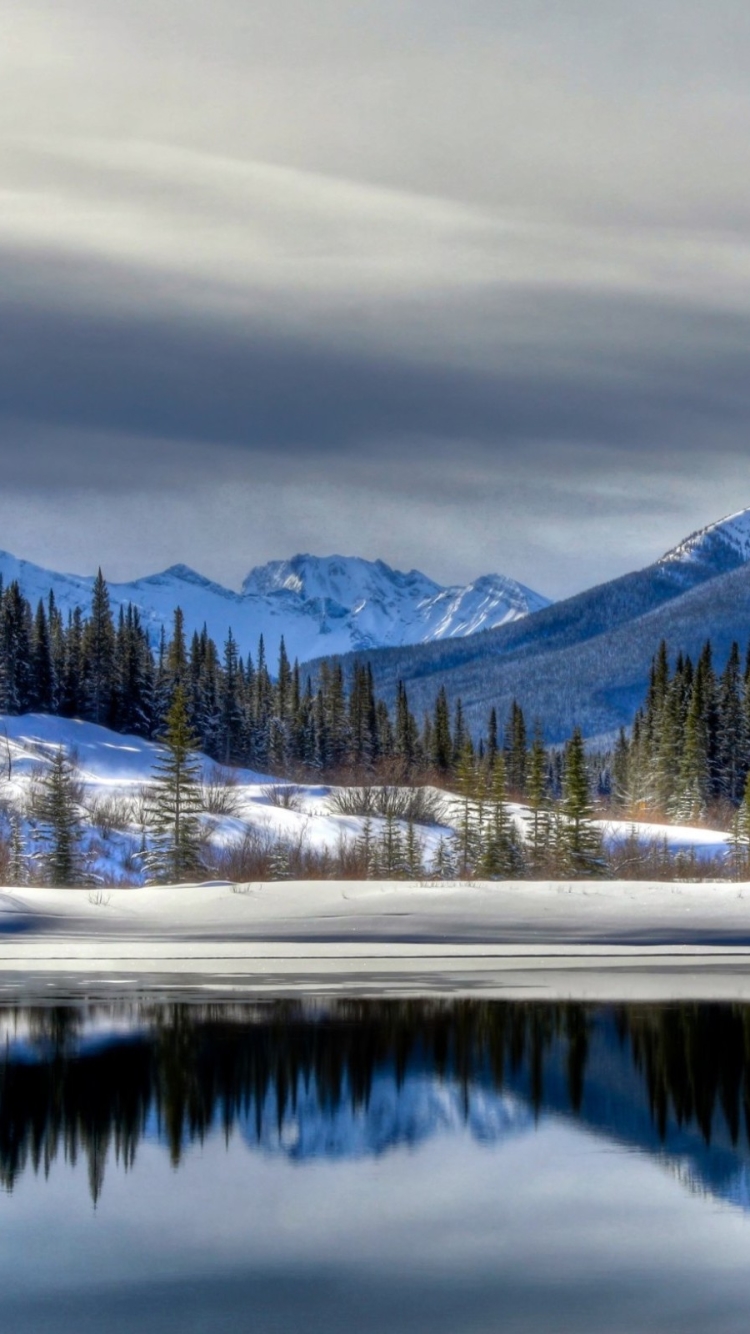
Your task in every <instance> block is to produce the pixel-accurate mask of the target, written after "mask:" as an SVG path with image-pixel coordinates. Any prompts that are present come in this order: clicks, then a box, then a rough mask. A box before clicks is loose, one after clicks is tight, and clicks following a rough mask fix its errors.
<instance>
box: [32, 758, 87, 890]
mask: <svg viewBox="0 0 750 1334" xmlns="http://www.w3.org/2000/svg"><path fill="white" fill-rule="evenodd" d="M79 805H80V794H79V784H78V778H77V774H76V769H75V765H74V764H73V763H72V761H71V760H70V758H69V757H68V755H66V753H65V750H64V749H63V747H62V746H60V747H59V748H58V749H57V750H56V751H55V752H54V754H53V755H52V758H51V760H50V762H49V766H48V767H47V769H45V770H44V772H43V774H42V776H41V779H40V784H39V791H38V794H37V797H36V800H35V805H34V816H35V819H36V830H35V836H36V840H37V842H38V843H39V844H40V850H39V852H38V853H37V854H36V856H35V860H36V861H37V862H38V864H39V865H40V866H41V868H42V873H43V876H44V879H45V881H46V883H47V884H49V885H53V886H54V887H55V888H56V889H62V888H66V887H69V886H73V885H76V884H78V883H80V879H81V874H82V863H81V820H80V814H79Z"/></svg>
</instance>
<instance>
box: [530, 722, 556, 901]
mask: <svg viewBox="0 0 750 1334" xmlns="http://www.w3.org/2000/svg"><path fill="white" fill-rule="evenodd" d="M547 788H548V784H547V752H546V751H545V749H544V741H543V739H542V731H541V727H540V726H539V724H538V723H537V725H536V727H535V729H534V739H533V741H532V743H531V754H530V756H529V775H528V783H527V793H528V804H529V811H530V815H531V820H530V823H529V830H528V835H527V847H526V855H527V858H528V861H529V865H530V869H531V871H532V872H533V873H534V874H535V875H537V876H538V875H540V874H541V872H542V871H543V870H544V868H545V867H546V865H547V862H548V860H549V851H550V801H549V795H548V790H547Z"/></svg>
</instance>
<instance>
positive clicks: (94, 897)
mask: <svg viewBox="0 0 750 1334" xmlns="http://www.w3.org/2000/svg"><path fill="white" fill-rule="evenodd" d="M88 900H89V903H91V904H93V906H94V907H95V908H108V907H109V905H110V903H111V902H112V895H111V894H105V893H104V891H103V890H101V889H96V890H92V891H91V893H90V894H89V896H88Z"/></svg>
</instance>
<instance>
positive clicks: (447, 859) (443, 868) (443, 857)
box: [430, 835, 456, 880]
mask: <svg viewBox="0 0 750 1334" xmlns="http://www.w3.org/2000/svg"><path fill="white" fill-rule="evenodd" d="M430 874H431V875H432V876H434V878H435V879H436V880H453V879H454V878H455V875H456V863H455V858H454V856H453V847H452V843H451V842H449V840H448V839H447V838H445V837H443V835H441V836H440V838H439V839H438V844H437V847H436V849H435V855H434V857H433V859H432V863H431V865H430Z"/></svg>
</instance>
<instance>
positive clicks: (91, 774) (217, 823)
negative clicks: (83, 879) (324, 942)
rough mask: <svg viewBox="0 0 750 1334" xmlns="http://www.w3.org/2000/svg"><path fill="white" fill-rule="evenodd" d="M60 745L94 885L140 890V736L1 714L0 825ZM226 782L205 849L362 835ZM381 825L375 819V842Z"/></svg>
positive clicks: (675, 829) (328, 816) (718, 836)
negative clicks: (76, 797)
mask: <svg viewBox="0 0 750 1334" xmlns="http://www.w3.org/2000/svg"><path fill="white" fill-rule="evenodd" d="M60 745H63V746H64V747H65V748H66V749H67V750H68V751H75V752H76V753H77V756H78V763H79V770H80V777H81V779H82V782H83V785H84V800H85V803H86V805H87V807H88V809H89V812H90V815H89V818H90V821H91V828H90V829H89V830H88V831H87V834H86V842H87V846H88V851H89V853H90V857H91V861H92V864H93V870H94V872H95V874H96V876H97V878H98V880H99V882H100V883H102V884H103V885H117V884H121V883H123V882H127V883H130V884H132V883H143V880H144V875H143V869H142V866H141V864H140V862H139V859H138V852H139V849H140V848H141V846H142V840H143V827H142V802H141V794H142V791H143V788H144V785H145V784H147V783H148V781H149V778H150V777H151V774H152V770H153V765H154V761H155V759H156V756H157V750H158V748H157V747H156V746H155V745H154V744H153V743H151V742H148V741H144V740H143V739H142V738H141V737H128V736H121V735H118V734H117V733H114V732H110V731H108V730H107V729H106V728H103V727H97V726H95V725H94V724H92V723H83V722H78V721H72V720H70V719H63V718H53V717H48V716H46V715H43V714H27V715H24V716H23V717H11V716H8V717H3V716H0V820H1V819H2V809H3V808H5V809H6V810H17V811H19V812H24V811H25V810H26V808H27V805H28V796H29V790H30V785H31V784H32V783H33V782H34V773H35V772H38V771H39V769H40V767H43V766H44V765H45V764H46V763H47V762H48V759H49V756H50V754H51V753H52V752H53V751H54V750H55V749H56V747H58V746H60ZM203 769H204V777H205V779H206V781H207V782H210V781H211V779H212V777H214V776H215V775H216V773H217V771H220V770H219V766H216V765H215V764H214V762H213V761H211V760H205V761H204V762H203ZM233 782H234V783H235V784H236V786H234V788H233V799H234V802H235V804H236V811H235V813H234V814H233V815H232V816H221V817H209V818H208V821H207V823H208V825H209V828H210V835H211V841H212V844H213V846H214V847H215V848H217V849H218V848H221V847H222V846H226V845H229V844H232V843H233V842H239V841H240V840H241V839H242V837H243V835H244V834H245V832H246V831H247V830H248V829H253V830H256V831H261V832H263V831H266V832H267V833H268V835H269V837H281V838H283V839H285V840H287V841H288V842H289V843H292V844H293V843H296V842H298V841H299V840H303V841H304V843H305V844H306V846H307V847H309V848H311V849H322V848H325V847H328V848H331V849H335V848H336V847H337V846H338V845H339V843H340V842H341V841H342V840H354V839H356V838H357V836H358V835H359V834H360V833H361V830H362V824H363V821H362V819H361V818H359V817H357V816H350V815H341V814H338V813H337V812H336V811H335V810H334V809H333V808H332V789H331V788H330V787H327V786H323V785H320V784H308V785H301V786H298V785H293V787H294V801H293V805H294V807H295V809H289V810H287V809H284V808H283V807H282V806H279V805H276V804H275V801H274V797H273V792H274V789H278V788H280V787H283V786H284V785H283V784H280V783H279V782H278V780H274V779H272V778H269V777H268V776H267V775H262V774H257V773H253V772H251V771H249V770H243V769H240V770H236V771H233ZM113 798H114V799H115V800H117V799H122V800H123V801H125V802H126V803H130V808H131V809H130V819H129V820H128V821H127V822H126V825H125V827H124V828H112V827H110V823H111V822H110V816H109V812H108V809H107V803H108V800H109V799H113ZM443 804H444V810H445V821H446V823H445V825H443V826H440V825H432V826H420V827H419V830H418V834H419V839H420V842H421V843H422V855H423V860H424V864H425V867H426V868H428V869H429V867H430V865H431V863H432V861H433V858H434V856H435V853H436V851H437V847H438V844H439V843H440V840H441V839H444V838H445V837H446V836H448V835H449V834H450V832H451V829H450V826H451V824H453V823H457V822H458V819H459V814H460V803H458V802H456V801H452V800H450V799H444V801H443ZM511 809H512V811H513V814H514V817H515V819H516V821H517V823H518V825H519V829H520V830H521V831H523V827H524V824H525V812H524V810H523V808H522V807H520V806H513V807H512V808H511ZM116 823H120V822H119V821H116ZM380 823H381V822H379V821H378V820H377V819H375V820H373V832H374V834H375V835H377V832H378V828H379V826H380ZM599 823H600V826H601V829H602V832H603V834H604V838H605V842H606V844H607V845H608V846H610V847H612V846H613V845H615V844H617V843H622V842H624V841H625V840H627V839H629V838H630V837H631V836H632V835H633V833H634V832H635V834H636V836H637V838H638V840H639V841H641V842H643V843H644V844H651V843H656V842H659V843H661V842H663V841H665V842H666V844H667V846H668V847H669V849H670V851H671V852H673V853H676V852H693V853H694V854H695V856H696V857H697V858H698V859H699V860H700V859H702V858H714V857H717V856H718V857H724V856H725V855H726V853H727V842H726V834H725V833H724V832H723V831H721V830H712V829H703V828H693V827H689V826H677V825H657V824H638V825H635V826H634V825H632V824H630V823H628V822H623V821H614V820H608V821H601V822H599ZM26 831H27V834H31V832H32V830H31V828H30V827H29V826H28V824H27V827H26Z"/></svg>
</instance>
